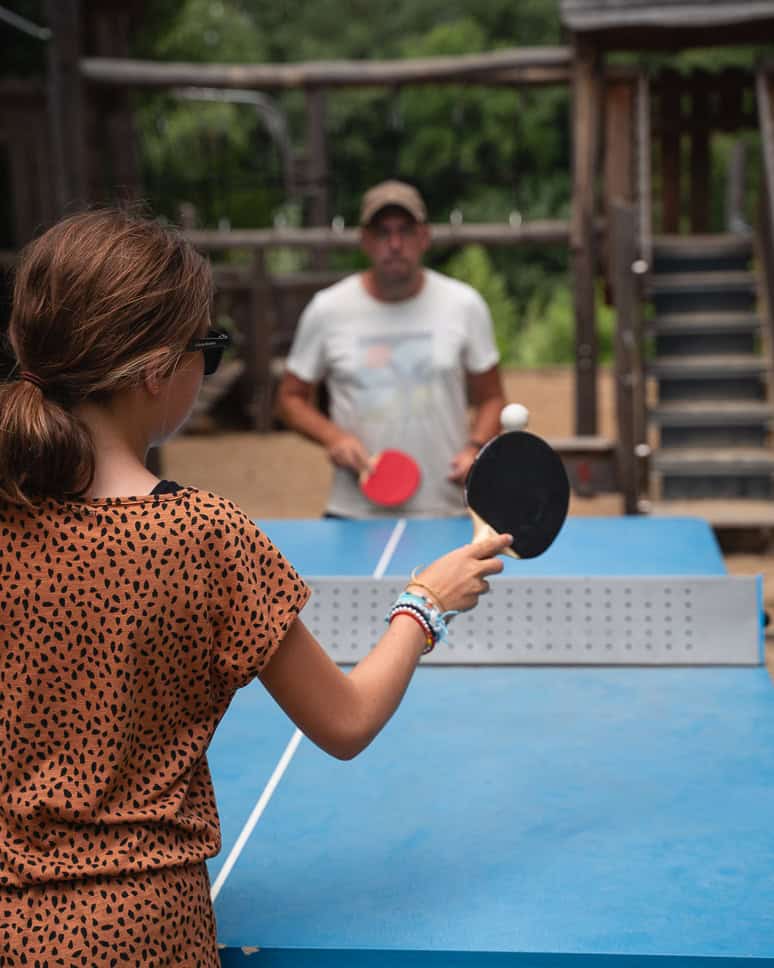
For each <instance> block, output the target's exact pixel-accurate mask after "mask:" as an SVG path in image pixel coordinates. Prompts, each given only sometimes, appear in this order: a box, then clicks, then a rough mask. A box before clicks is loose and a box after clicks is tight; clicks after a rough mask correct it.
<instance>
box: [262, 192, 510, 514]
mask: <svg viewBox="0 0 774 968" xmlns="http://www.w3.org/2000/svg"><path fill="white" fill-rule="evenodd" d="M360 225H361V245H362V249H363V251H364V252H365V254H366V255H367V256H368V259H369V261H370V267H369V268H368V269H367V270H366V271H365V272H363V273H357V274H355V275H352V276H348V277H347V278H345V279H343V280H341V281H340V282H338V283H336V284H335V285H333V286H331V287H330V288H328V289H324V290H322V291H321V292H318V293H317V295H316V296H315V297H314V298H313V299H312V301H311V302H310V303H309V305H308V306H307V308H306V309H305V310H304V312H303V314H302V316H301V319H300V321H299V326H298V330H297V332H296V336H295V339H294V341H293V346H292V348H291V351H290V355H289V357H288V361H287V369H286V372H285V375H284V377H283V379H282V382H281V384H280V387H279V391H278V410H279V414H280V417H281V418H282V420H283V421H284V422H285V424H286V425H287V426H288V427H291V428H292V429H294V430H297V431H298V432H299V433H302V434H304V435H305V436H307V437H310V438H311V439H312V440H315V441H317V442H318V443H320V444H322V446H323V447H325V448H326V450H327V452H328V456H329V457H330V459H331V461H332V462H333V464H334V465H335V472H334V480H333V487H332V490H331V494H330V497H329V501H328V506H327V513H328V514H330V515H332V516H337V517H352V518H364V517H370V516H374V515H376V514H379V513H392V514H394V513H395V512H394V511H393V512H382V511H381V509H378V508H375V507H374V506H373V505H372V504H370V503H369V502H368V501H367V500H366V498H365V497H363V495H362V494H361V493H360V490H359V488H358V475H359V474H360V473H361V472H362V471H363V470H365V469H366V468H367V467H368V464H369V460H370V459H371V457H372V455H374V454H376V453H378V452H379V451H381V450H385V449H387V448H396V449H399V450H404V451H407V452H408V453H409V454H411V456H412V457H413V458H414V459H415V460H416V461H417V463H418V464H419V466H420V468H421V471H422V483H421V486H420V488H419V490H418V491H417V493H416V494H415V495H414V497H412V498H411V499H410V500H409V501H408V502H407V503H406V504H405V505H403V506H402V507H401V509H400V513H401V514H406V515H415V516H436V515H448V514H461V513H462V512H463V511H464V501H463V495H462V485H463V484H464V481H465V477H466V475H467V472H468V469H469V467H470V465H471V464H472V462H473V459H474V457H475V456H476V452H477V451H478V450H479V448H480V447H481V445H482V444H483V443H484V442H485V441H486V440H488V439H489V438H490V437H492V436H494V435H495V434H496V433H497V432H498V431H499V415H500V410H501V408H502V406H503V404H504V398H503V392H502V385H501V381H500V373H499V369H498V360H499V355H498V352H497V347H496V346H495V342H494V333H493V326H492V319H491V316H490V314H489V310H488V308H487V306H486V303H485V302H484V300H483V299H482V298H481V296H480V295H479V294H478V293H477V292H476V291H475V290H474V289H472V288H471V287H470V286H468V285H466V284H465V283H462V282H458V281H457V280H454V279H450V278H448V277H447V276H444V275H441V274H440V273H438V272H434V271H433V270H431V269H427V268H425V267H424V266H423V265H422V259H423V256H424V254H425V252H426V251H427V248H428V246H429V244H430V231H429V228H428V225H427V212H426V210H425V205H424V202H423V201H422V198H421V196H420V195H419V193H418V192H417V191H416V189H414V188H413V187H412V186H410V185H407V184H405V183H404V182H399V181H387V182H382V183H381V184H379V185H376V186H375V187H374V188H372V189H370V191H368V192H367V193H366V194H365V196H364V197H363V202H362V207H361V213H360ZM321 381H325V384H326V386H327V390H328V396H329V401H330V418H328V417H326V416H325V415H324V414H322V413H321V412H320V410H319V409H318V408H317V407H316V406H315V403H314V400H315V387H316V385H317V384H318V383H320V382H321ZM466 391H467V392H466ZM468 395H469V401H468ZM468 402H470V404H471V405H472V407H473V414H472V419H471V421H470V423H469V420H468V413H467V405H468Z"/></svg>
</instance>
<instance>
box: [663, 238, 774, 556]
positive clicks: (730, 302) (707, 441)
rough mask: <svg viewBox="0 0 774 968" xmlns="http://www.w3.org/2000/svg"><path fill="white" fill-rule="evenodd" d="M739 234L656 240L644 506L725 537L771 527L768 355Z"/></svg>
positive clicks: (747, 248) (773, 490) (746, 249)
mask: <svg viewBox="0 0 774 968" xmlns="http://www.w3.org/2000/svg"><path fill="white" fill-rule="evenodd" d="M752 255H753V253H752V243H751V241H750V240H749V239H748V238H747V237H745V236H734V235H717V236H707V235H693V236H679V237H676V236H662V237H660V238H656V239H655V240H654V248H653V256H654V259H653V274H652V276H651V281H650V287H649V296H650V299H651V302H652V305H653V308H654V310H655V315H654V317H653V319H652V320H651V324H650V327H649V328H650V336H651V339H652V348H653V352H652V357H651V360H650V363H649V366H648V374H649V377H650V379H651V383H652V386H653V388H654V391H655V393H654V394H653V395H654V396H655V399H653V400H651V402H650V403H649V406H648V419H649V422H650V440H651V446H652V454H651V475H650V479H651V495H650V501H649V502H648V503H649V505H650V510H651V511H652V512H653V513H657V514H673V515H699V516H701V517H704V518H706V519H707V520H708V521H710V523H711V524H712V525H713V526H714V527H715V530H716V531H717V532H718V533H719V535H720V536H721V537H722V536H723V532H737V531H745V530H760V531H762V532H763V533H764V534H765V533H767V532H770V531H771V529H774V446H772V433H771V430H772V424H773V423H774V405H773V404H772V399H771V387H770V374H769V366H768V362H767V358H766V357H765V356H764V355H763V352H762V346H761V344H762V339H763V334H762V321H761V319H760V316H759V314H758V311H757V306H758V299H757V280H756V276H755V273H754V272H753V271H752V269H751V266H752Z"/></svg>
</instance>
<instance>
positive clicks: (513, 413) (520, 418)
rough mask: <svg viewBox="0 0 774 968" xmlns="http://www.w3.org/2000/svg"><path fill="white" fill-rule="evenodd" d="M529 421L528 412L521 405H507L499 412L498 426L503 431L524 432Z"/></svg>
mask: <svg viewBox="0 0 774 968" xmlns="http://www.w3.org/2000/svg"><path fill="white" fill-rule="evenodd" d="M528 420H529V410H527V408H526V407H525V406H524V404H523V403H509V404H508V405H507V406H505V407H503V409H502V411H501V412H500V424H501V426H502V428H503V430H505V431H508V430H524V428H525V427H526V426H527V421H528Z"/></svg>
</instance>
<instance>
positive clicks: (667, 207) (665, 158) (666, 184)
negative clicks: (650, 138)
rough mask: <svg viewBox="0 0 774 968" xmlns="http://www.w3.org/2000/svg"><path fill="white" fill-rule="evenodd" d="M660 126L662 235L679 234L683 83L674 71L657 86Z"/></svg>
mask: <svg viewBox="0 0 774 968" xmlns="http://www.w3.org/2000/svg"><path fill="white" fill-rule="evenodd" d="M659 92H660V97H659V114H660V124H661V137H660V142H661V231H662V232H664V233H666V234H668V235H677V234H678V233H679V231H680V209H681V204H680V198H681V190H680V173H681V165H680V132H681V128H682V105H681V98H682V93H683V85H682V79H681V78H680V75H679V74H678V73H677V72H676V71H664V73H663V74H662V75H661V81H660V85H659Z"/></svg>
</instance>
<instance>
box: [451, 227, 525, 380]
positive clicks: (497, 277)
mask: <svg viewBox="0 0 774 968" xmlns="http://www.w3.org/2000/svg"><path fill="white" fill-rule="evenodd" d="M444 271H445V272H446V273H447V274H448V275H450V276H453V277H454V278H455V279H459V280H461V281H462V282H467V283H468V285H471V286H473V288H474V289H476V290H477V291H478V292H479V293H481V295H482V296H483V298H484V300H485V301H486V303H487V305H488V306H489V311H490V312H491V314H492V319H493V321H494V329H495V339H496V340H497V346H498V348H499V350H500V353H501V354H502V356H503V358H504V359H505V358H509V357H511V355H512V351H513V347H514V346H515V343H516V336H517V332H518V315H517V312H516V306H515V304H514V302H513V300H512V299H511V297H510V296H509V295H508V289H507V285H506V282H505V278H504V276H503V275H502V274H501V273H499V272H498V271H497V269H495V267H494V265H493V264H492V260H491V259H490V258H489V255H488V254H487V251H486V249H484V248H483V247H482V246H480V245H466V246H465V247H464V248H462V249H460V251H459V252H457V253H455V254H454V255H453V256H452V257H451V258H450V259H449V261H448V262H447V263H446V265H445V266H444ZM509 362H510V360H509Z"/></svg>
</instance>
